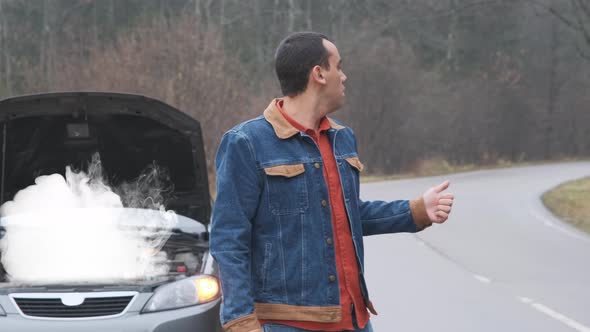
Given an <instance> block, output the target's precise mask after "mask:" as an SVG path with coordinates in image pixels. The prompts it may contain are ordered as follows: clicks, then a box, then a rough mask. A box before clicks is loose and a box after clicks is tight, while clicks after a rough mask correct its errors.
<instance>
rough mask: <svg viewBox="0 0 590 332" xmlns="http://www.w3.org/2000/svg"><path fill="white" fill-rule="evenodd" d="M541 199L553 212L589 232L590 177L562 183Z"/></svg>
mask: <svg viewBox="0 0 590 332" xmlns="http://www.w3.org/2000/svg"><path fill="white" fill-rule="evenodd" d="M541 199H542V200H543V204H545V206H546V207H547V208H548V209H549V210H550V211H551V212H553V214H555V215H556V216H558V217H559V218H561V219H562V220H564V221H566V222H569V223H571V224H572V225H574V226H576V227H578V228H579V229H581V230H583V231H585V232H587V233H588V234H590V177H587V178H583V179H580V180H575V181H571V182H566V183H563V184H561V185H559V186H557V187H555V188H554V189H552V190H549V191H547V192H546V193H544V194H543V196H542V197H541Z"/></svg>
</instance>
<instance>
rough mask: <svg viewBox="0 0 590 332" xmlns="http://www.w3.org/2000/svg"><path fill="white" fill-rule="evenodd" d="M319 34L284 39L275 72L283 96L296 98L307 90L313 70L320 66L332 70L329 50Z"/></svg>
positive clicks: (304, 33) (278, 53)
mask: <svg viewBox="0 0 590 332" xmlns="http://www.w3.org/2000/svg"><path fill="white" fill-rule="evenodd" d="M324 39H326V40H329V41H331V40H330V39H329V38H328V37H327V36H325V35H323V34H321V33H317V32H295V33H292V34H290V35H289V36H287V38H285V39H283V41H281V43H280V44H279V47H277V51H276V53H275V70H276V72H277V77H278V79H279V83H280V84H281V91H282V92H283V95H285V96H290V97H294V96H296V95H298V94H300V93H302V92H303V91H305V89H306V88H307V80H308V78H309V73H310V71H311V69H312V68H313V67H314V66H316V65H320V66H322V67H323V68H326V69H330V63H329V62H328V56H329V54H328V50H326V48H325V47H324V44H323V40H324Z"/></svg>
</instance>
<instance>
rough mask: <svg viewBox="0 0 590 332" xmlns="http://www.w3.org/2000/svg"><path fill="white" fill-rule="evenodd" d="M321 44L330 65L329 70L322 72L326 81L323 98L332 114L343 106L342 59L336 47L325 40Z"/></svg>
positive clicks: (344, 77)
mask: <svg viewBox="0 0 590 332" xmlns="http://www.w3.org/2000/svg"><path fill="white" fill-rule="evenodd" d="M323 43H324V47H325V48H326V50H327V51H328V54H329V56H328V62H329V63H330V69H329V70H325V69H324V70H323V74H324V77H325V79H326V85H325V86H324V89H323V90H324V97H325V98H327V101H328V102H329V104H330V109H331V110H332V112H333V111H336V110H338V109H339V108H341V107H342V106H343V105H344V100H345V95H344V89H345V88H344V82H345V81H346V75H344V72H343V71H342V59H341V58H340V53H339V52H338V49H337V48H336V45H334V44H333V43H332V42H330V41H328V40H325V39H324V42H323Z"/></svg>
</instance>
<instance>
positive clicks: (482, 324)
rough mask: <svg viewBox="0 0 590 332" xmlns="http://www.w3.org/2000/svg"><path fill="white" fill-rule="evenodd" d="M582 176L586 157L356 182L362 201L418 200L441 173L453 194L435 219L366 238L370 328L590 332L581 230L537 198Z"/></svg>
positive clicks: (586, 239)
mask: <svg viewBox="0 0 590 332" xmlns="http://www.w3.org/2000/svg"><path fill="white" fill-rule="evenodd" d="M585 176H590V162H571V163H559V164H549V165H543V166H531V167H515V168H508V169H499V170H486V171H477V172H469V173H460V174H454V175H448V176H444V177H429V178H419V179H408V180H400V181H386V182H378V183H368V184H363V185H362V187H361V197H362V198H363V199H364V200H375V199H381V200H395V199H404V198H410V197H417V196H419V195H420V194H421V193H422V192H423V191H424V190H425V189H426V188H428V187H431V186H434V185H436V184H439V183H440V182H442V181H443V180H444V179H450V180H451V187H450V188H449V191H450V192H453V193H454V194H455V204H454V206H453V212H452V215H451V217H450V218H449V220H448V221H447V222H446V223H445V224H443V225H434V226H433V227H431V228H429V229H427V230H425V231H424V232H421V233H418V234H393V235H379V236H370V237H365V247H366V249H365V261H366V263H365V270H366V274H367V281H368V286H369V292H370V295H371V299H372V302H373V303H374V305H375V307H376V309H377V311H378V312H379V315H378V316H374V317H373V318H372V322H373V326H374V328H375V330H376V331H378V332H395V331H400V332H401V331H403V332H406V331H428V332H431V331H438V332H442V331H453V332H459V331H469V332H474V331H493V332H497V331H519V332H520V331H535V332H538V331H547V332H561V331H564V332H568V331H569V332H572V331H574V332H575V331H578V332H590V236H588V235H586V234H585V233H582V232H581V231H578V230H577V229H575V228H573V227H571V226H569V225H567V224H565V223H563V222H562V221H560V220H559V219H557V218H556V217H554V216H553V215H552V214H551V213H550V212H549V211H547V210H546V209H545V207H544V206H543V204H542V203H541V201H540V196H541V194H542V193H543V192H545V191H547V190H549V189H551V188H552V187H554V186H556V185H558V184H560V183H562V182H565V181H568V180H572V179H576V178H581V177H585ZM589 204H590V203H589Z"/></svg>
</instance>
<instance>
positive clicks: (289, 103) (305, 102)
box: [283, 93, 329, 131]
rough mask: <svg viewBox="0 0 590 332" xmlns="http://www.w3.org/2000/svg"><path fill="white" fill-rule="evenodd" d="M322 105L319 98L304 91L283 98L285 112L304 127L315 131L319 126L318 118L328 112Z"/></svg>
mask: <svg viewBox="0 0 590 332" xmlns="http://www.w3.org/2000/svg"><path fill="white" fill-rule="evenodd" d="M322 106H323V105H321V103H320V99H319V98H317V97H316V96H312V95H306V94H305V93H304V94H301V95H298V96H296V97H284V98H283V110H284V111H285V113H287V114H288V115H289V116H290V117H291V118H292V119H293V120H295V121H297V122H299V123H300V124H301V125H303V126H304V127H306V128H310V129H313V130H315V131H317V130H318V129H319V127H320V120H321V119H322V118H323V117H324V116H326V114H328V113H329V112H328V111H327V110H326V109H325V107H322Z"/></svg>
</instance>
